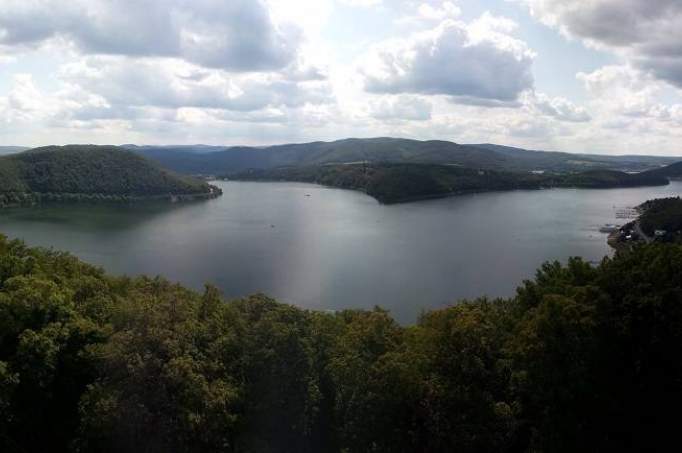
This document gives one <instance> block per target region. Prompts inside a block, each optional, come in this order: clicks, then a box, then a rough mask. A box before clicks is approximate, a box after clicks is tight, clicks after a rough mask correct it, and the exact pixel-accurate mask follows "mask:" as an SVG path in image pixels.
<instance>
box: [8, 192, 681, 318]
mask: <svg viewBox="0 0 682 453" xmlns="http://www.w3.org/2000/svg"><path fill="white" fill-rule="evenodd" d="M215 184H216V185H218V186H220V187H221V188H222V189H223V191H224V195H223V196H222V197H221V198H218V199H215V200H210V201H204V202H196V203H188V204H178V205H168V204H163V205H161V204H144V205H132V206H117V205H113V206H112V205H108V206H107V205H94V206H93V205H77V204H70V205H45V206H39V207H33V208H16V209H8V210H3V211H0V232H2V233H3V234H5V235H7V236H9V237H12V238H22V239H24V240H25V241H26V242H27V243H28V244H30V245H40V246H47V247H54V248H56V249H60V250H67V251H70V252H72V253H74V254H75V255H77V256H79V257H80V258H82V259H84V260H85V261H87V262H90V263H93V264H97V265H101V266H102V267H104V268H105V269H107V270H108V271H110V272H112V273H116V274H124V273H125V274H128V275H134V274H149V275H157V274H158V275H163V276H165V277H167V278H169V279H171V280H174V281H179V282H181V283H183V284H186V285H188V286H190V287H194V288H197V289H201V288H202V287H203V284H204V283H206V282H210V283H213V284H215V285H216V286H218V287H219V288H221V289H222V290H223V292H224V294H225V295H226V296H227V297H239V296H243V295H247V294H252V293H255V292H263V293H266V294H268V295H270V296H273V297H275V298H277V299H278V300H280V301H282V302H287V303H292V304H295V305H298V306H300V307H305V308H310V309H316V310H338V309H343V308H371V307H373V306H375V305H380V306H382V307H384V308H387V309H389V310H390V311H391V312H392V313H393V315H394V316H395V317H396V319H398V320H399V321H401V322H403V323H411V322H414V321H415V320H416V319H417V317H418V315H419V313H420V312H421V311H422V310H425V309H433V308H439V307H444V306H446V305H448V304H451V303H453V302H455V301H457V300H459V299H462V298H474V297H477V296H483V295H488V296H491V297H496V296H511V295H513V294H514V290H515V288H516V287H517V286H518V285H519V284H520V283H521V281H522V280H523V279H526V278H530V277H532V276H533V274H534V272H535V270H536V269H537V268H538V266H540V265H541V264H542V263H543V262H544V261H547V260H561V261H565V260H566V259H567V258H568V257H570V256H582V257H584V258H585V259H587V260H590V261H598V260H600V259H601V258H602V257H604V256H605V255H609V254H611V251H610V249H609V247H608V246H607V244H606V235H605V234H602V233H599V232H598V228H599V227H600V226H601V225H603V224H605V223H616V222H617V220H616V218H615V212H616V210H617V209H618V208H624V207H629V206H636V205H638V204H640V203H642V202H644V201H646V200H647V199H651V198H657V197H665V196H678V195H680V194H681V193H682V183H681V182H673V183H672V184H671V185H669V186H666V187H653V188H636V189H611V190H578V189H575V190H574V189H553V190H542V191H515V192H496V193H487V194H476V195H466V196H460V197H453V198H446V199H440V200H430V201H423V202H415V203H408V204H400V205H392V206H385V205H381V204H379V203H378V202H376V201H375V200H374V199H372V198H370V197H368V196H366V195H364V194H362V193H359V192H352V191H344V190H338V189H330V188H325V187H319V186H315V185H309V184H299V183H252V182H217V183H215ZM619 223H623V221H620V222H619Z"/></svg>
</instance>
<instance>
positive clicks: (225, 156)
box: [128, 138, 677, 175]
mask: <svg viewBox="0 0 682 453" xmlns="http://www.w3.org/2000/svg"><path fill="white" fill-rule="evenodd" d="M128 146H130V148H129V149H131V150H132V151H134V152H135V153H138V154H140V155H142V156H144V157H147V158H150V159H153V160H155V161H157V162H158V163H160V164H161V165H162V166H163V167H166V168H169V169H171V170H173V171H177V172H180V173H187V174H211V175H215V174H222V173H230V172H235V171H244V170H248V169H272V168H278V167H291V166H310V165H323V164H345V163H354V162H371V163H421V164H441V165H458V166H461V167H465V168H475V169H487V170H503V171H533V170H544V171H555V172H575V171H584V170H587V169H615V170H623V171H642V170H648V169H653V168H658V167H661V166H664V165H668V164H670V163H673V162H675V161H676V160H677V159H674V158H668V157H647V156H643V157H642V156H598V155H594V156H593V155H589V156H588V155H577V154H569V153H559V152H549V151H528V150H524V149H520V148H512V147H506V146H500V145H490V144H485V145H460V144H457V143H453V142H448V141H440V140H430V141H418V140H408V139H398V138H371V139H345V140H338V141H334V142H313V143H302V144H289V145H278V146H269V147H245V146H237V147H231V148H222V149H221V148H220V147H208V146H199V145H194V146H188V147H183V146H166V147H154V146H132V145H128Z"/></svg>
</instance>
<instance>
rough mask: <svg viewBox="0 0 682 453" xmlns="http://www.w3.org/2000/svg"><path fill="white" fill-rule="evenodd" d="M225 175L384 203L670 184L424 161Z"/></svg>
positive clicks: (619, 175)
mask: <svg viewBox="0 0 682 453" xmlns="http://www.w3.org/2000/svg"><path fill="white" fill-rule="evenodd" d="M226 176H227V177H228V178H230V179H237V180H253V181H299V182H309V183H315V184H322V185H326V186H331V187H338V188H342V189H353V190H361V191H364V192H366V193H367V194H368V195H370V196H372V197H374V198H376V199H377V200H379V201H380V202H382V203H398V202H402V201H410V200H418V199H423V198H432V197H444V196H449V195H457V194H463V193H471V192H488V191H494V190H516V189H540V188H549V187H579V188H613V187H637V186H655V185H666V184H668V180H667V178H664V177H661V176H655V175H648V174H644V173H642V174H628V173H623V172H618V171H608V170H592V171H586V172H581V173H571V174H554V175H540V174H531V173H518V172H517V173H512V172H502V171H494V170H473V169H468V168H461V167H458V166H452V165H447V166H446V165H425V164H355V165H319V166H310V167H285V168H277V169H272V170H250V171H245V172H240V173H236V174H230V175H226Z"/></svg>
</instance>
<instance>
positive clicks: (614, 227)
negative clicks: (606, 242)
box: [599, 223, 620, 233]
mask: <svg viewBox="0 0 682 453" xmlns="http://www.w3.org/2000/svg"><path fill="white" fill-rule="evenodd" d="M619 229H620V225H615V224H612V223H607V224H606V225H604V226H603V227H601V228H599V232H600V233H613V232H615V231H618V230H619Z"/></svg>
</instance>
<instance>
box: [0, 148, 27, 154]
mask: <svg viewBox="0 0 682 453" xmlns="http://www.w3.org/2000/svg"><path fill="white" fill-rule="evenodd" d="M27 149H29V148H28V147H26V146H0V156H4V155H6V154H15V153H20V152H22V151H26V150H27Z"/></svg>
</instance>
